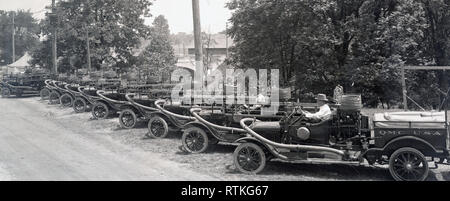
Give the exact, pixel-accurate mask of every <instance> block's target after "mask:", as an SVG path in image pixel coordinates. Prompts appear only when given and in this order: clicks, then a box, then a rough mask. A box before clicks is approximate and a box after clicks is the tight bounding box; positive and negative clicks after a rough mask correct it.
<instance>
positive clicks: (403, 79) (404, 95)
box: [401, 66, 408, 111]
mask: <svg viewBox="0 0 450 201" xmlns="http://www.w3.org/2000/svg"><path fill="white" fill-rule="evenodd" d="M401 74H402V76H401V79H402V93H403V109H404V110H405V111H406V110H408V99H407V98H406V81H405V67H404V66H402V70H401Z"/></svg>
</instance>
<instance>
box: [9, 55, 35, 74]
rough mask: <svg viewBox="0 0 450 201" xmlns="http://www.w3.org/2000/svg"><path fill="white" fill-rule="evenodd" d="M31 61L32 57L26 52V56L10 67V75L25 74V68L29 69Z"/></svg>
mask: <svg viewBox="0 0 450 201" xmlns="http://www.w3.org/2000/svg"><path fill="white" fill-rule="evenodd" d="M30 60H31V56H30V55H29V54H28V52H25V55H23V57H21V58H20V59H19V60H17V61H16V62H14V63H12V64H9V65H8V66H7V67H8V70H7V71H8V73H23V72H25V68H26V67H29V66H30V64H28V62H29V61H30Z"/></svg>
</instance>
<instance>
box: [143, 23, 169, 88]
mask: <svg viewBox="0 0 450 201" xmlns="http://www.w3.org/2000/svg"><path fill="white" fill-rule="evenodd" d="M150 38H151V39H150V44H149V45H148V46H147V47H146V48H145V49H144V51H143V52H142V53H141V54H140V56H139V65H140V66H141V68H145V69H147V70H148V71H149V72H150V73H151V75H152V76H162V77H164V78H166V79H167V78H169V76H166V75H168V74H169V73H170V72H171V71H172V70H173V67H174V65H175V64H176V63H177V59H176V57H175V53H174V50H173V47H172V45H171V43H170V30H169V24H168V22H167V20H166V18H164V16H163V15H160V16H158V17H156V18H155V20H154V21H153V26H152V27H151V31H150ZM163 81H164V79H163Z"/></svg>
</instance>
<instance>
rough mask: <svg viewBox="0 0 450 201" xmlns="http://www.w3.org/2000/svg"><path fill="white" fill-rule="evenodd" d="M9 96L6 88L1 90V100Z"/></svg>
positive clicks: (9, 91)
mask: <svg viewBox="0 0 450 201" xmlns="http://www.w3.org/2000/svg"><path fill="white" fill-rule="evenodd" d="M10 96H11V90H10V89H8V88H3V89H2V98H9V97H10Z"/></svg>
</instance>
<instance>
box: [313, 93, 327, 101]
mask: <svg viewBox="0 0 450 201" xmlns="http://www.w3.org/2000/svg"><path fill="white" fill-rule="evenodd" d="M316 100H318V101H328V99H327V96H326V95H325V94H317V97H316Z"/></svg>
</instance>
